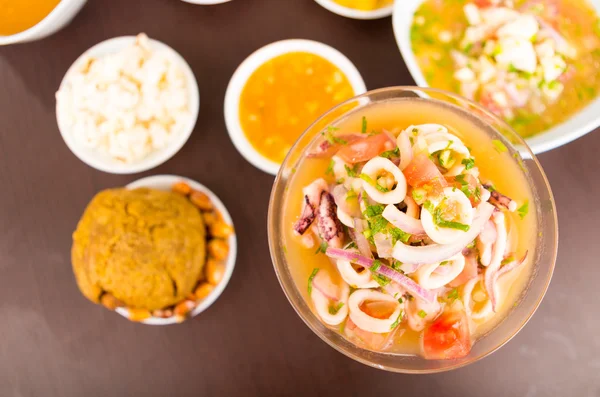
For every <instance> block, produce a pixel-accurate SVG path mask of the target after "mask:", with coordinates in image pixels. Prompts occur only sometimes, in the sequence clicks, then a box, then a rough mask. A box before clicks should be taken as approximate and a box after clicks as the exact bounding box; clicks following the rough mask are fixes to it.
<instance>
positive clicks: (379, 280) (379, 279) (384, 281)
mask: <svg viewBox="0 0 600 397" xmlns="http://www.w3.org/2000/svg"><path fill="white" fill-rule="evenodd" d="M371 277H372V278H373V280H375V281H377V283H378V284H379V285H381V286H382V287H385V286H386V285H388V284H389V283H390V282H391V280H390V279H389V278H387V277H386V276H382V275H381V274H371Z"/></svg>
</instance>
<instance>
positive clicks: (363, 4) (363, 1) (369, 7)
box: [333, 0, 394, 11]
mask: <svg viewBox="0 0 600 397" xmlns="http://www.w3.org/2000/svg"><path fill="white" fill-rule="evenodd" d="M333 1H334V3H338V4H339V5H341V6H344V7H347V8H353V9H355V10H360V11H373V10H378V9H380V8H383V7H386V6H389V5H390V4H392V3H393V2H394V1H393V0H333Z"/></svg>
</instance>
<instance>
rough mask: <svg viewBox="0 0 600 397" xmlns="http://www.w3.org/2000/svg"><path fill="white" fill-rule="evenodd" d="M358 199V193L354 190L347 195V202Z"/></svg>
mask: <svg viewBox="0 0 600 397" xmlns="http://www.w3.org/2000/svg"><path fill="white" fill-rule="evenodd" d="M357 197H358V195H357V194H356V192H355V191H354V190H350V191H349V192H348V194H346V201H351V200H354V199H355V198H357Z"/></svg>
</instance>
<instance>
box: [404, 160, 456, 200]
mask: <svg viewBox="0 0 600 397" xmlns="http://www.w3.org/2000/svg"><path fill="white" fill-rule="evenodd" d="M402 172H403V173H404V176H405V177H406V182H408V184H409V185H410V186H412V187H423V188H425V190H433V191H434V192H438V193H441V189H443V188H444V187H446V185H447V184H446V180H445V179H444V177H443V176H442V173H441V172H440V170H439V169H438V167H437V166H436V165H435V163H434V162H433V161H431V159H430V158H429V156H428V155H427V154H425V153H419V154H417V155H416V156H415V157H413V159H412V161H411V162H410V163H408V165H407V166H406V168H405V169H404V171H402Z"/></svg>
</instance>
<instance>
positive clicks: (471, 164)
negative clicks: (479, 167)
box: [461, 158, 475, 170]
mask: <svg viewBox="0 0 600 397" xmlns="http://www.w3.org/2000/svg"><path fill="white" fill-rule="evenodd" d="M461 164H463V165H464V166H465V170H470V169H471V168H473V167H474V166H475V159H474V158H468V159H462V161H461Z"/></svg>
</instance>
